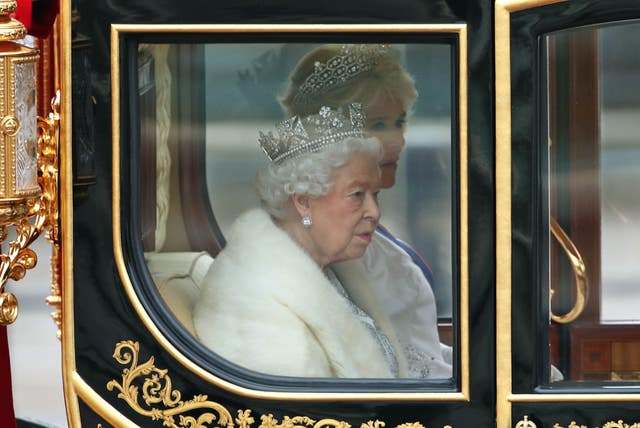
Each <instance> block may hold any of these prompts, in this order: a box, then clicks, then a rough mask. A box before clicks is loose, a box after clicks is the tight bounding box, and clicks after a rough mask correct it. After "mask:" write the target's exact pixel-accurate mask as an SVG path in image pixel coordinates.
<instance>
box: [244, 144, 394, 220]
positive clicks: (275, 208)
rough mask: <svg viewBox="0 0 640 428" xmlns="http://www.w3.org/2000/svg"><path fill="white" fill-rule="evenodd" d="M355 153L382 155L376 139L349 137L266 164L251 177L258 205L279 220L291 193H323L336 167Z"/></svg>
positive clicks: (312, 194)
mask: <svg viewBox="0 0 640 428" xmlns="http://www.w3.org/2000/svg"><path fill="white" fill-rule="evenodd" d="M358 154H364V155H367V156H371V157H372V158H373V159H374V160H375V161H376V163H377V162H379V161H380V159H381V157H382V146H381V144H380V142H379V141H378V139H377V138H373V137H371V138H357V137H349V138H346V139H344V140H342V141H341V142H340V143H337V144H333V145H330V146H326V147H324V148H323V149H322V150H321V151H319V152H314V153H305V154H304V155H301V156H299V157H296V158H292V159H288V160H286V161H284V162H282V163H280V164H274V163H269V165H268V166H266V167H264V168H262V169H260V170H259V171H258V173H257V175H256V179H255V189H256V193H257V194H258V197H259V198H260V202H261V204H262V207H263V208H264V209H265V210H266V211H267V212H268V213H269V214H271V215H272V216H273V217H274V218H276V219H283V218H284V217H285V216H286V212H285V207H286V204H287V201H288V200H289V197H290V196H291V195H293V194H294V193H296V194H299V195H308V196H323V195H326V194H327V193H329V192H330V191H331V187H332V186H333V178H334V174H335V171H336V169H338V168H340V167H341V166H343V165H346V164H347V163H348V162H349V161H350V160H351V159H352V158H353V156H355V155H358Z"/></svg>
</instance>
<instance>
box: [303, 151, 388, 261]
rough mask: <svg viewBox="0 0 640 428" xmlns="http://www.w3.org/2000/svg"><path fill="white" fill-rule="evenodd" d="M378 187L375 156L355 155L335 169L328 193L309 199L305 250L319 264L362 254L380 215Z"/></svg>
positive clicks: (353, 257)
mask: <svg viewBox="0 0 640 428" xmlns="http://www.w3.org/2000/svg"><path fill="white" fill-rule="evenodd" d="M379 188H380V171H379V168H378V165H377V163H376V160H375V159H373V158H372V157H370V156H367V155H355V156H354V157H352V158H351V160H350V161H349V162H348V163H347V164H345V165H343V166H342V167H340V168H338V169H337V170H336V172H335V175H334V181H333V187H332V188H331V191H330V192H329V193H328V194H326V195H324V196H320V197H317V198H310V199H309V210H310V214H311V218H312V219H313V225H312V226H311V227H310V228H309V229H307V231H308V233H309V236H310V238H311V241H312V242H311V246H312V248H310V249H308V250H310V252H311V256H312V257H313V258H314V259H315V260H316V262H318V263H319V264H320V266H322V267H324V266H326V265H328V264H330V263H334V262H338V261H343V260H350V259H355V258H358V257H361V256H362V255H363V254H364V251H365V249H366V248H367V245H369V242H371V237H372V235H373V232H374V230H375V228H376V226H377V225H378V220H379V219H380V210H379V209H378V201H377V193H378V189H379Z"/></svg>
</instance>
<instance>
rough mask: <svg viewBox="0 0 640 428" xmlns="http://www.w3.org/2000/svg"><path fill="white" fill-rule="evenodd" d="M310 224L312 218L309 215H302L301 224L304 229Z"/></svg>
mask: <svg viewBox="0 0 640 428" xmlns="http://www.w3.org/2000/svg"><path fill="white" fill-rule="evenodd" d="M312 224H313V220H311V216H309V215H306V216H304V217H302V226H303V227H304V228H305V229H309V228H310V227H311V225H312Z"/></svg>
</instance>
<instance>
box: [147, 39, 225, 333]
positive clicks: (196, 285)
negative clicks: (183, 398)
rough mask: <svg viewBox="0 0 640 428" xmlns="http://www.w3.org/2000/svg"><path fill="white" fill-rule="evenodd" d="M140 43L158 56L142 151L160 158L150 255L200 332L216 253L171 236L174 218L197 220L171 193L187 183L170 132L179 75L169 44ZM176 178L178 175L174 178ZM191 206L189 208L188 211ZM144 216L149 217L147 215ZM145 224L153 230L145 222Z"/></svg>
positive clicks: (165, 290) (180, 314)
mask: <svg viewBox="0 0 640 428" xmlns="http://www.w3.org/2000/svg"><path fill="white" fill-rule="evenodd" d="M140 49H141V50H146V51H148V52H149V53H150V55H151V57H152V58H153V61H154V67H153V72H154V75H153V79H154V81H155V85H154V90H155V100H156V103H157V104H156V105H155V106H154V107H153V109H151V110H150V114H151V117H152V119H153V120H150V123H154V124H155V128H156V129H155V132H154V133H153V135H154V137H153V138H152V137H149V138H147V139H144V138H143V139H142V140H141V144H147V145H148V147H147V148H146V149H144V150H141V152H142V153H146V154H147V155H150V154H153V155H155V156H154V157H155V158H151V159H150V164H155V174H154V176H153V177H152V178H153V180H150V183H151V185H153V186H154V187H155V189H154V196H155V207H145V208H146V209H148V210H153V209H154V208H155V212H154V216H153V217H154V222H153V228H154V232H155V234H152V236H151V237H150V242H148V243H147V244H148V245H146V246H145V248H147V252H145V259H146V262H147V266H148V268H149V271H150V273H151V276H152V277H153V280H154V283H155V285H156V287H157V289H158V292H159V293H160V295H161V297H162V298H163V299H164V301H165V303H166V305H167V306H168V307H169V309H170V310H171V312H172V313H173V315H174V316H175V317H176V318H177V319H178V321H180V322H181V323H182V324H183V325H184V327H185V328H186V329H187V330H188V331H189V332H191V333H192V334H194V335H195V331H194V327H193V319H192V312H193V307H194V304H195V302H196V299H197V298H198V296H199V295H200V285H201V284H202V281H203V280H204V277H205V275H206V274H207V271H208V270H209V267H210V266H211V263H213V257H212V256H211V255H210V253H208V252H205V251H200V248H198V250H194V251H189V249H190V247H191V246H190V245H189V242H188V239H182V238H181V237H180V236H178V239H177V240H176V237H175V236H172V237H168V236H167V233H168V231H169V226H168V225H169V224H171V230H172V231H176V230H181V229H182V228H181V226H180V223H186V222H189V221H192V220H190V219H185V218H182V217H175V216H176V214H175V213H180V212H182V209H181V204H182V201H181V197H180V196H181V195H180V194H179V193H176V194H171V193H172V191H173V192H176V191H177V192H179V190H177V189H181V188H182V186H180V183H179V180H181V179H182V175H181V174H180V167H179V165H180V162H179V159H172V153H173V156H180V154H179V153H180V151H179V150H177V147H178V145H179V144H180V141H179V140H178V139H175V138H174V139H170V138H169V135H170V134H171V128H172V127H173V126H176V123H175V122H174V121H173V119H172V108H171V106H172V102H173V101H172V97H171V94H172V80H173V79H174V78H173V77H172V71H171V70H170V67H169V62H168V59H167V58H168V55H169V45H163V44H151V45H141V46H140ZM172 170H173V171H172ZM172 180H174V182H173V184H172V182H171V181H172ZM176 181H178V182H176ZM143 188H144V186H143ZM172 189H173V190H172ZM172 205H173V210H172ZM176 207H177V208H176ZM189 211H190V210H187V212H189ZM171 212H173V213H174V214H171ZM171 216H174V217H171ZM144 218H146V217H145V216H143V219H144ZM143 230H147V229H146V228H145V227H144V225H143ZM174 235H175V234H174ZM178 235H179V234H178ZM183 241H184V242H183ZM143 242H144V241H143Z"/></svg>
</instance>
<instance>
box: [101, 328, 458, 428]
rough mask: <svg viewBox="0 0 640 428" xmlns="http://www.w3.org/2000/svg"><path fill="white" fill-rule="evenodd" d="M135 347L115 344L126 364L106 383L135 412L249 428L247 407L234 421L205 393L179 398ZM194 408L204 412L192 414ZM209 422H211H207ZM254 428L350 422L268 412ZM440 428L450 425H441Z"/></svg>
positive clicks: (202, 426) (335, 427)
mask: <svg viewBox="0 0 640 428" xmlns="http://www.w3.org/2000/svg"><path fill="white" fill-rule="evenodd" d="M139 348H140V345H139V343H138V342H134V341H132V340H127V341H122V342H119V343H118V344H117V345H116V348H115V351H114V353H113V358H114V359H115V360H116V361H118V362H119V363H120V364H122V365H128V366H129V367H127V368H125V369H123V370H122V380H121V381H120V382H118V381H117V380H115V379H112V380H110V381H109V382H108V383H107V390H109V391H113V390H118V391H119V393H118V398H121V399H123V400H125V401H126V403H127V404H128V405H129V406H130V407H131V408H132V409H133V410H134V411H135V412H136V413H138V414H140V415H143V416H147V417H149V418H151V419H152V420H162V422H163V426H166V427H171V428H187V427H188V428H210V427H214V426H215V427H226V428H235V425H234V422H235V423H236V424H237V426H238V428H253V426H254V424H255V423H256V419H255V418H254V417H253V415H252V411H251V410H250V409H244V410H242V409H240V410H238V411H237V416H236V418H235V420H234V419H233V418H232V417H231V413H230V412H229V411H228V410H227V409H226V408H225V407H224V406H223V405H221V404H219V403H216V402H213V401H209V400H208V399H207V396H206V395H196V396H194V397H193V399H191V400H188V401H182V400H181V396H182V394H181V393H180V391H177V390H174V389H173V388H172V386H171V378H170V377H169V376H168V375H167V372H168V370H166V369H158V368H156V367H155V365H154V359H153V357H150V358H149V359H148V360H147V361H146V362H144V363H141V364H139V363H138V354H139V350H140V349H139ZM195 411H204V413H201V414H200V415H198V416H192V415H193V414H194V413H195ZM212 412H213V413H212ZM186 414H188V415H186ZM176 416H177V417H178V420H177V421H176ZM212 423H215V425H209V424H212ZM385 425H386V424H385V423H384V422H383V421H379V420H375V421H368V422H365V423H362V424H361V425H360V428H384V427H385ZM256 428H351V425H350V424H349V423H348V422H345V421H340V420H337V419H328V418H327V419H321V420H319V421H316V420H314V419H311V418H310V417H308V416H293V417H289V416H285V417H284V418H283V419H282V422H280V421H278V419H276V418H275V417H274V416H273V414H271V413H269V414H263V415H261V416H260V424H259V425H258V426H257V427H256ZM395 428H425V426H424V425H422V424H421V423H420V422H409V423H404V424H400V425H397V426H396V427H395ZM442 428H452V426H451V425H444V426H443V427H442Z"/></svg>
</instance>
